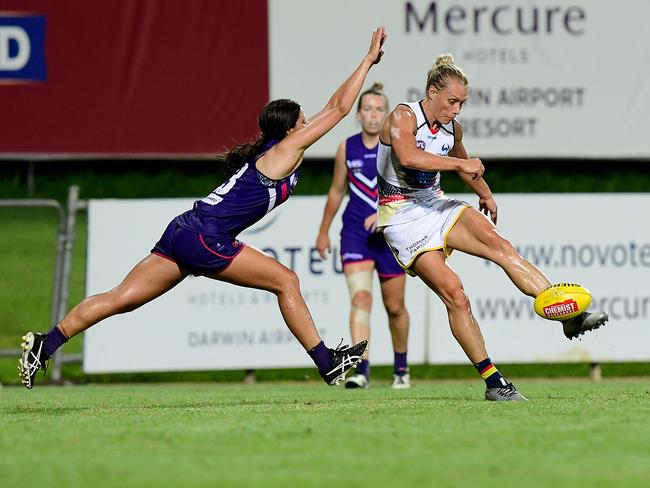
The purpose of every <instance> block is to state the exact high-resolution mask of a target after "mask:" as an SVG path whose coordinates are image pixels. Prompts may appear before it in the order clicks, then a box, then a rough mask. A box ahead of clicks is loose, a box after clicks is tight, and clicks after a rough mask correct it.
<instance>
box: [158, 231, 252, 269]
mask: <svg viewBox="0 0 650 488" xmlns="http://www.w3.org/2000/svg"><path fill="white" fill-rule="evenodd" d="M242 249H244V244H243V243H242V242H240V241H238V240H237V239H233V238H232V237H230V236H229V235H227V234H226V233H225V232H224V233H223V235H218V236H204V235H202V234H197V233H196V232H192V231H191V230H187V229H184V228H183V227H181V226H180V225H178V224H177V223H176V221H175V220H172V221H171V222H170V223H169V225H168V226H167V228H166V229H165V232H163V235H162V237H161V238H160V240H159V241H158V243H157V244H156V245H155V246H154V248H153V249H152V250H151V252H152V253H154V254H157V255H158V256H161V257H163V258H166V259H169V260H170V261H173V262H175V263H176V264H178V265H179V266H180V267H181V268H183V269H185V270H187V271H189V272H190V273H191V274H193V275H194V276H210V275H213V274H214V273H218V272H219V271H223V270H224V269H226V268H227V267H228V266H230V263H232V260H233V259H234V257H235V256H237V254H239V253H240V252H241V250H242Z"/></svg>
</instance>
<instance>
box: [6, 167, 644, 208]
mask: <svg viewBox="0 0 650 488" xmlns="http://www.w3.org/2000/svg"><path fill="white" fill-rule="evenodd" d="M484 163H485V166H486V174H485V178H486V180H487V182H488V183H489V184H490V186H491V187H492V190H493V191H494V192H495V193H522V192H581V193H584V192H596V193H598V192H647V191H650V161H600V160H593V161H592V160H566V161H562V160H522V161H512V160H508V161H503V160H486V161H484ZM332 164H333V163H332V160H306V161H305V163H303V166H302V168H301V173H300V184H299V185H298V187H297V190H296V193H297V194H302V195H313V194H324V193H327V189H328V187H329V182H330V178H331V172H332ZM32 167H33V175H34V177H33V182H34V184H33V193H32V194H31V195H29V194H28V164H27V163H25V162H9V161H0V198H24V197H27V196H32V197H34V198H56V199H59V200H61V201H64V200H65V198H66V195H67V188H68V186H70V185H73V184H74V185H79V187H80V189H81V198H153V197H192V196H200V195H204V194H206V193H208V192H209V191H210V190H212V189H213V188H214V187H215V186H217V185H218V184H219V183H220V181H221V180H222V179H223V176H222V174H221V172H220V166H219V163H218V162H217V161H216V160H215V161H154V160H151V161H108V160H106V161H41V162H35V163H33V166H32ZM443 188H444V189H445V190H446V191H447V192H448V193H457V192H465V191H467V187H466V186H465V185H464V184H463V183H462V182H461V181H460V180H459V179H458V178H457V177H456V175H455V174H453V173H450V174H445V175H443Z"/></svg>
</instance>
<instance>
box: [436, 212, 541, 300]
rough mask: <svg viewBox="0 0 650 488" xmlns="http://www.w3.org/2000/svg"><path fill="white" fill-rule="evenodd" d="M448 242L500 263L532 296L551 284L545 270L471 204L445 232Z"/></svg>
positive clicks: (451, 246)
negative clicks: (518, 249)
mask: <svg viewBox="0 0 650 488" xmlns="http://www.w3.org/2000/svg"><path fill="white" fill-rule="evenodd" d="M447 246H448V247H450V248H452V249H456V250H458V251H462V252H466V253H468V254H472V255H473V256H478V257H481V258H484V259H488V260H490V261H492V262H493V263H495V264H497V265H499V266H500V267H501V268H502V269H503V270H504V271H505V272H506V274H507V275H508V277H509V278H510V280H511V281H512V282H513V283H514V284H515V286H516V287H517V288H519V290H521V292H522V293H524V294H526V295H528V296H530V297H533V298H535V297H536V296H537V295H539V294H540V293H541V292H542V291H543V290H545V289H546V288H548V287H549V286H550V285H551V282H550V281H549V280H548V278H547V277H546V276H545V275H544V273H542V272H541V271H540V270H539V269H538V268H537V267H535V266H534V265H533V264H532V263H530V262H529V261H527V260H525V259H524V258H523V257H522V256H521V254H519V253H518V252H517V250H516V249H515V247H514V246H513V245H512V244H511V243H510V241H508V240H507V239H504V238H503V237H502V236H501V234H499V231H498V230H497V228H496V227H495V226H494V224H492V222H490V221H489V220H488V219H487V218H485V216H484V215H482V214H481V213H480V212H479V211H478V210H476V209H474V208H468V209H465V211H463V213H462V214H461V215H460V217H459V219H458V221H457V222H456V225H454V227H453V228H452V229H451V231H450V232H449V234H448V235H447Z"/></svg>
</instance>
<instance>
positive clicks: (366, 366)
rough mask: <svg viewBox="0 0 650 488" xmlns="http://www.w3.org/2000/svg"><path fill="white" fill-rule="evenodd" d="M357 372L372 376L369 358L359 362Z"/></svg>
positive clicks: (367, 376)
mask: <svg viewBox="0 0 650 488" xmlns="http://www.w3.org/2000/svg"><path fill="white" fill-rule="evenodd" d="M356 372H357V374H362V375H364V376H365V377H366V378H370V363H369V362H368V360H367V359H362V360H361V362H360V363H359V364H357V370H356Z"/></svg>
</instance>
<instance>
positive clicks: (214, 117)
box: [0, 0, 269, 155]
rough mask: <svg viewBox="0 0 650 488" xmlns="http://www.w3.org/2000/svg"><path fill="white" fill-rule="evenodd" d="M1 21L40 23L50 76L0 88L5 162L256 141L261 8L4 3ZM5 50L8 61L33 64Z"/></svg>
mask: <svg viewBox="0 0 650 488" xmlns="http://www.w3.org/2000/svg"><path fill="white" fill-rule="evenodd" d="M0 16H4V17H9V18H11V17H21V16H23V17H24V16H39V18H43V17H44V18H45V25H46V29H45V40H44V46H45V60H44V62H45V65H46V66H47V77H46V78H45V79H44V80H43V81H40V82H39V81H37V82H31V83H21V82H20V80H18V81H16V82H15V83H11V82H5V83H3V84H0V114H2V116H1V117H0V153H10V154H20V153H27V154H34V153H44V154H78V155H81V154H83V155H94V154H97V155H130V154H132V155H145V154H152V155H153V154H178V155H181V154H186V155H200V154H214V153H217V152H221V151H222V150H223V149H224V147H226V146H232V145H233V144H234V143H241V142H244V141H246V140H247V139H249V138H251V137H254V136H255V135H256V133H257V131H258V128H257V115H258V113H259V111H260V109H261V108H262V107H263V106H264V104H265V103H266V102H267V101H268V96H269V95H268V91H269V88H268V27H267V4H266V0H251V1H247V2H239V1H235V0H229V1H218V2H217V1H210V0H193V1H191V2H188V1H185V0H169V1H165V2H157V1H145V0H142V1H137V2H135V1H131V0H110V1H102V2H89V1H87V0H66V1H63V0H62V1H57V2H52V1H48V0H15V1H14V0H1V1H0ZM5 23H6V22H5ZM7 29H10V27H7ZM8 32H13V33H18V34H20V32H19V31H18V30H16V29H13V30H10V31H8ZM15 37H16V39H20V40H21V42H23V43H24V36H22V37H20V36H17V35H16V36H15ZM3 38H6V39H7V42H6V44H7V46H5V47H6V48H7V49H5V51H4V52H5V53H6V56H5V57H6V58H7V59H8V60H9V61H12V62H13V61H15V60H16V59H18V58H19V55H22V54H21V53H25V52H28V51H26V50H25V49H24V46H22V45H21V46H18V44H16V43H15V42H14V41H13V40H11V38H10V37H9V36H4V37H3ZM19 48H20V49H22V51H20V52H19ZM16 63H17V61H16V62H14V64H16ZM6 64H7V63H6ZM7 66H8V67H9V68H11V65H10V64H7ZM1 69H2V67H0V70H1ZM5 78H11V77H9V76H7V77H5Z"/></svg>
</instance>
